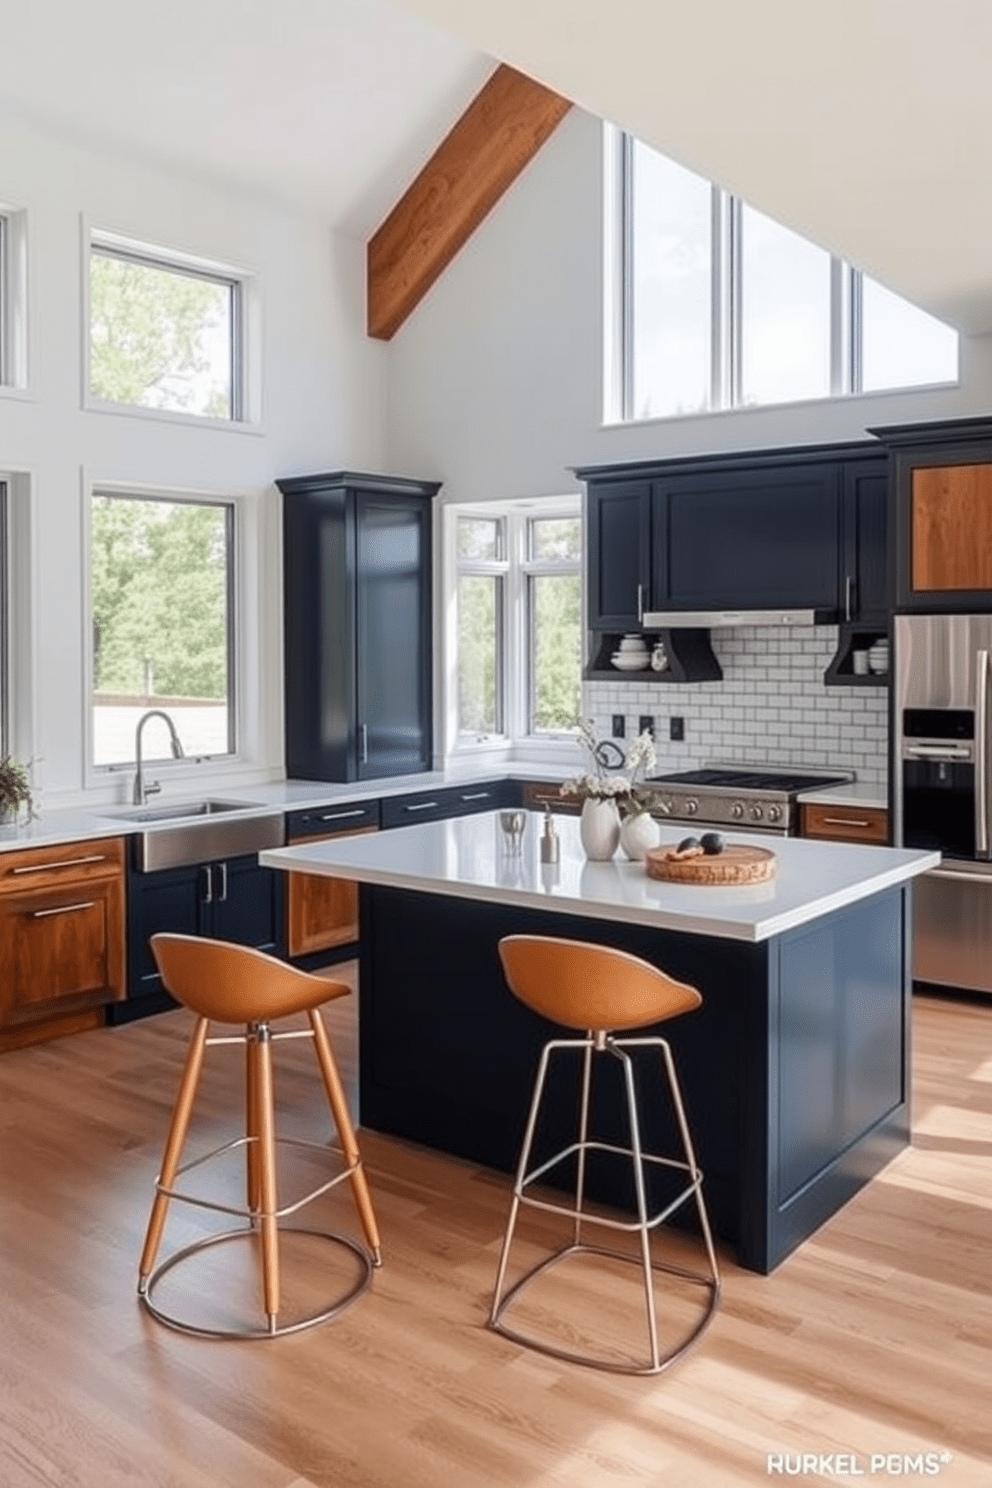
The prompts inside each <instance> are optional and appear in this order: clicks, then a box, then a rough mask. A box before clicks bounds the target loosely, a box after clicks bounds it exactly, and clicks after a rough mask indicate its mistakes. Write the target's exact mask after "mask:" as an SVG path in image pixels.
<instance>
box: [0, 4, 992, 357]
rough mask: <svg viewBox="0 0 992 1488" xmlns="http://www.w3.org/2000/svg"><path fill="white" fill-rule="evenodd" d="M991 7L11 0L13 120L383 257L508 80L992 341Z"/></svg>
mask: <svg viewBox="0 0 992 1488" xmlns="http://www.w3.org/2000/svg"><path fill="white" fill-rule="evenodd" d="M990 56H992V3H990V0H943V3H942V4H939V5H937V4H934V3H933V0H829V3H828V0H800V3H797V0H746V3H741V0H695V3H694V4H692V5H689V4H686V0H679V3H678V4H674V3H672V0H278V3H277V0H170V4H168V5H158V6H153V5H149V4H144V5H136V4H135V3H134V0H85V3H80V0H0V110H4V111H7V112H12V113H15V114H23V115H26V116H28V117H30V118H32V119H34V120H36V121H40V122H42V123H44V124H45V125H46V126H48V127H54V128H56V129H58V130H61V131H63V132H68V133H71V134H72V136H74V137H76V138H83V139H89V140H92V141H93V142H94V143H100V144H103V145H109V146H110V147H112V148H114V149H117V150H126V151H128V152H129V153H131V154H134V155H136V156H141V157H146V158H147V157H151V158H155V159H159V160H163V161H171V162H173V163H175V164H176V165H178V166H179V167H180V168H182V169H183V170H187V171H188V170H195V171H198V172H202V173H203V174H205V175H208V176H211V177H214V178H222V179H225V180H234V181H236V182H240V183H242V184H244V185H246V186H248V187H250V188H251V189H252V190H255V191H262V192H265V193H266V194H269V195H272V196H275V197H278V198H280V199H282V200H284V201H289V202H291V203H293V204H295V205H299V206H302V207H304V208H305V209H306V210H308V211H310V212H317V213H319V214H320V215H321V216H323V217H324V218H326V219H327V220H328V221H329V222H332V223H334V224H335V225H336V226H338V227H340V228H342V229H343V230H345V231H348V232H352V233H354V234H356V235H359V236H368V235H369V234H370V233H371V232H372V230H374V228H375V227H377V226H378V224H379V222H380V221H381V220H382V218H383V217H384V216H385V214H386V212H387V211H388V210H389V209H390V207H391V206H392V205H393V203H394V202H395V200H396V199H397V197H398V196H399V195H400V193H401V192H402V190H403V189H404V187H405V186H406V185H407V184H408V183H409V181H410V180H411V179H412V178H413V176H414V175H415V174H416V172H417V170H418V169H419V167H420V166H421V165H422V164H423V162H424V161H425V160H426V159H427V157H428V156H429V155H430V154H431V152H432V150H433V149H434V147H435V145H436V144H437V143H438V141H439V140H440V139H441V138H442V137H443V135H444V134H445V133H446V131H447V129H448V128H449V127H450V125H451V124H452V123H453V122H454V120H455V119H456V118H457V117H458V115H459V114H460V113H461V111H462V110H463V108H464V107H465V105H466V104H467V103H468V101H469V99H470V98H471V97H472V96H473V95H474V94H475V92H476V91H477V90H478V88H479V87H480V86H481V84H482V83H483V81H484V80H485V78H486V77H487V76H488V74H489V72H490V71H491V69H492V67H493V65H494V62H493V59H494V58H499V59H500V60H505V61H508V62H510V63H512V64H513V65H514V66H517V67H519V68H520V69H521V70H522V71H525V72H528V73H530V74H532V75H533V76H535V77H537V78H540V79H541V80H542V81H544V82H546V83H548V84H549V85H550V86H552V87H554V88H557V89H558V90H559V91H560V92H562V93H564V94H566V96H568V97H570V98H572V99H574V100H575V102H576V103H578V104H579V105H581V106H582V107H584V108H587V109H589V110H590V111H591V112H593V113H594V114H598V115H600V116H602V117H604V118H609V119H613V120H615V121H616V122H618V123H622V124H624V125H626V126H627V127H629V128H630V129H632V130H633V131H634V132H635V133H637V134H639V135H640V136H641V137H642V138H644V139H646V140H648V141H650V142H652V143H654V144H655V145H657V146H658V147H659V148H660V149H663V150H665V151H666V152H667V153H669V154H671V155H673V156H674V157H675V158H677V159H680V160H682V161H683V162H684V163H685V164H687V165H689V166H692V167H693V168H695V169H696V170H698V171H700V172H701V173H703V174H705V175H707V176H710V177H712V178H713V179H714V180H717V181H720V182H721V183H722V184H723V185H725V186H727V187H729V188H730V189H732V190H735V191H737V192H738V193H739V194H740V195H742V196H745V197H746V198H747V199H748V200H750V201H751V202H753V203H754V205H755V206H758V207H760V208H762V209H763V210H764V211H766V212H769V213H771V214H772V215H773V216H776V217H778V218H780V219H781V220H782V221H784V222H786V223H789V224H790V225H791V226H793V227H795V228H797V229H798V230H800V231H802V232H805V233H806V234H807V235H808V236H809V237H811V238H813V239H814V240H816V241H817V242H820V243H822V244H824V245H825V246H827V247H829V248H832V249H833V250H834V251H836V252H839V253H841V254H843V255H844V256H845V257H847V258H849V259H850V260H851V261H852V262H854V263H856V264H857V265H859V267H862V268H864V269H866V270H867V271H868V272H870V273H873V274H874V275H876V276H877V277H878V278H879V279H881V280H882V281H883V282H884V283H886V284H888V285H889V286H890V287H891V288H893V289H895V290H897V291H898V292H900V293H902V294H904V295H906V296H907V297H908V298H909V299H912V300H914V301H916V302H917V303H918V304H921V305H924V306H926V307H927V308H928V309H931V310H933V311H934V312H935V313H936V314H939V315H941V316H942V317H943V318H944V319H946V320H948V321H950V322H951V323H952V324H955V325H957V326H959V327H960V328H961V329H963V330H967V331H973V332H980V331H989V330H992V254H990V247H989V245H990V243H992V190H990V189H989V187H990V183H989V179H988V178H989V174H990V160H992V151H990V145H992V88H990V87H989V85H988V77H987V73H988V58H989V57H990Z"/></svg>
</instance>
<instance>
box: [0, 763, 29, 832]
mask: <svg viewBox="0 0 992 1488" xmlns="http://www.w3.org/2000/svg"><path fill="white" fill-rule="evenodd" d="M22 806H26V807H27V812H28V817H29V818H30V817H32V816H33V815H34V798H33V796H32V794H31V781H30V779H29V778H28V768H27V766H26V765H19V764H18V763H17V761H16V760H12V759H11V758H10V757H9V756H7V758H6V759H2V760H0V822H12V821H16V820H17V817H18V815H19V813H20V810H21V807H22Z"/></svg>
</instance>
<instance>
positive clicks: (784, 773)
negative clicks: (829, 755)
mask: <svg viewBox="0 0 992 1488" xmlns="http://www.w3.org/2000/svg"><path fill="white" fill-rule="evenodd" d="M848 779H850V776H848V775H836V774H835V775H830V774H827V773H826V772H825V773H824V774H822V775H806V774H804V775H798V774H796V773H795V772H794V771H788V770H774V769H768V770H756V769H753V768H748V767H747V766H742V767H741V768H740V769H734V768H732V767H731V766H729V765H728V766H722V765H714V766H708V767H707V768H705V769H702V770H683V771H681V772H680V773H677V774H674V775H655V776H654V777H653V781H654V783H655V784H665V785H702V786H714V787H716V788H717V789H724V790H729V791H750V790H754V791H762V792H767V791H784V792H786V793H787V794H791V793H793V792H796V791H805V790H815V789H816V788H817V786H820V785H837V784H838V783H839V782H841V781H843V780H848Z"/></svg>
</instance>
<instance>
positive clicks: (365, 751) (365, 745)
mask: <svg viewBox="0 0 992 1488" xmlns="http://www.w3.org/2000/svg"><path fill="white" fill-rule="evenodd" d="M358 732H359V733H360V734H361V736H362V744H361V749H362V755H361V762H362V764H363V765H367V764H368V762H369V726H368V724H367V723H360V724H359V725H358Z"/></svg>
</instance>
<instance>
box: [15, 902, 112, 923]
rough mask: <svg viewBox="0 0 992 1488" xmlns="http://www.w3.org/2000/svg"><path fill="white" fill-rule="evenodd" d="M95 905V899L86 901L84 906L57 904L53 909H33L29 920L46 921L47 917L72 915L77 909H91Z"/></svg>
mask: <svg viewBox="0 0 992 1488" xmlns="http://www.w3.org/2000/svg"><path fill="white" fill-rule="evenodd" d="M95 904H96V900H95V899H87V901H86V903H85V904H59V905H57V906H56V908H55V909H34V910H32V911H31V918H32V919H33V920H47V919H48V917H49V915H59V914H72V913H73V911H74V910H77V909H92V908H93V906H94V905H95Z"/></svg>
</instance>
